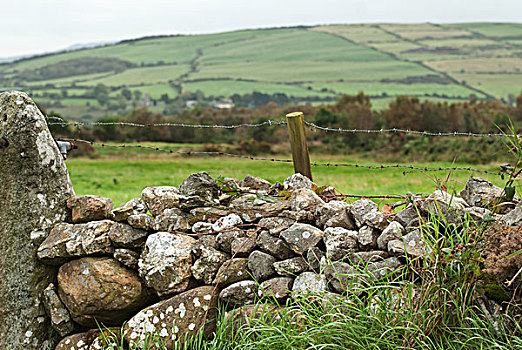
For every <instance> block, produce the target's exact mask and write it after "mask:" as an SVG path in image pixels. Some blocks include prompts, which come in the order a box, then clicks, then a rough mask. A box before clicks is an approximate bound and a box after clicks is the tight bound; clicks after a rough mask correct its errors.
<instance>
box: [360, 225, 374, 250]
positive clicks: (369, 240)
mask: <svg viewBox="0 0 522 350" xmlns="http://www.w3.org/2000/svg"><path fill="white" fill-rule="evenodd" d="M378 237H379V231H377V230H375V229H373V228H371V227H368V226H363V227H361V228H360V229H359V232H358V233H357V243H359V247H360V248H361V249H363V250H369V249H374V248H377V238H378Z"/></svg>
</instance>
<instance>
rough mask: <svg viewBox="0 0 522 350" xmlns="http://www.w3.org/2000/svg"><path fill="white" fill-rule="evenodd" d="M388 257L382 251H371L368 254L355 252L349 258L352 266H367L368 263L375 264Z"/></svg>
mask: <svg viewBox="0 0 522 350" xmlns="http://www.w3.org/2000/svg"><path fill="white" fill-rule="evenodd" d="M387 257H388V253H387V252H384V251H382V250H372V251H369V252H357V253H355V254H353V255H352V256H351V257H350V263H351V264H352V265H367V264H368V263H369V262H377V261H381V260H384V259H386V258H387Z"/></svg>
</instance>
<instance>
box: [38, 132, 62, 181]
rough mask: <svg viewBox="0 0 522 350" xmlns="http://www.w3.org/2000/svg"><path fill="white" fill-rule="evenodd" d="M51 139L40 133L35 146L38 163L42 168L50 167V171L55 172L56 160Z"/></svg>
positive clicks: (46, 134)
mask: <svg viewBox="0 0 522 350" xmlns="http://www.w3.org/2000/svg"><path fill="white" fill-rule="evenodd" d="M52 142H53V141H52V139H50V137H49V135H48V133H46V132H45V131H43V130H42V131H41V132H40V133H38V136H37V137H36V146H37V149H38V154H39V155H40V161H41V163H42V165H43V166H49V165H50V166H51V170H52V171H55V172H56V171H57V162H58V161H57V158H58V157H56V153H57V152H56V149H55V148H56V146H54V147H53V144H52Z"/></svg>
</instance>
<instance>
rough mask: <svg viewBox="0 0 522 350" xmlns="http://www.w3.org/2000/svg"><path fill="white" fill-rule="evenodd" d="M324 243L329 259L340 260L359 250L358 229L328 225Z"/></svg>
mask: <svg viewBox="0 0 522 350" xmlns="http://www.w3.org/2000/svg"><path fill="white" fill-rule="evenodd" d="M323 240H324V244H325V246H326V256H327V258H328V259H330V260H332V261H335V260H339V259H341V258H342V257H344V256H345V255H347V254H350V253H352V252H354V251H355V250H357V231H350V230H347V229H345V228H342V227H328V228H326V229H325V230H324V237H323Z"/></svg>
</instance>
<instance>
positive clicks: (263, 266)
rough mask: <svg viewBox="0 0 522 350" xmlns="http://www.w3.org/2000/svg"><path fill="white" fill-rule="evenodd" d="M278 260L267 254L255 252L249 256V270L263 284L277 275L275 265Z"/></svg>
mask: <svg viewBox="0 0 522 350" xmlns="http://www.w3.org/2000/svg"><path fill="white" fill-rule="evenodd" d="M275 261H276V259H275V258H274V257H273V256H272V255H270V254H267V253H263V252H260V251H259V250H254V251H253V252H252V253H250V255H249V256H248V263H247V266H248V269H249V270H250V271H251V272H252V276H253V277H254V279H255V280H256V281H257V282H262V281H264V280H266V279H268V278H270V277H272V276H273V275H275V270H274V266H273V265H274V263H275Z"/></svg>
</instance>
